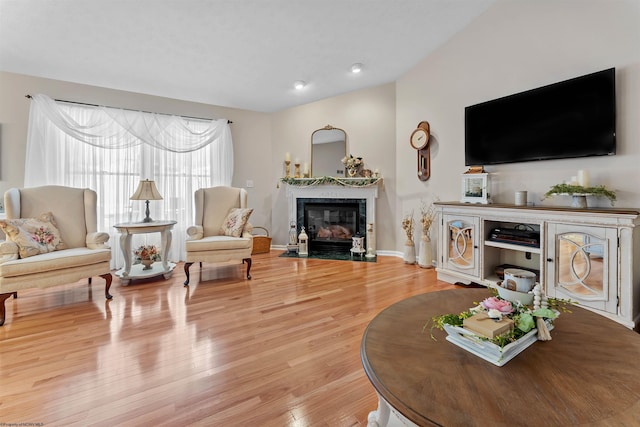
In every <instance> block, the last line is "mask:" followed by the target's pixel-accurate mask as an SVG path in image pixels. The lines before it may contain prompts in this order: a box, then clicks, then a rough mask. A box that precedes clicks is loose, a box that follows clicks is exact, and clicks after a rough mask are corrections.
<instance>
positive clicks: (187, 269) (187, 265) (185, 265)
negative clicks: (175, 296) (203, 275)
mask: <svg viewBox="0 0 640 427" xmlns="http://www.w3.org/2000/svg"><path fill="white" fill-rule="evenodd" d="M192 264H193V263H192V262H185V263H184V274H185V276H187V280H185V281H184V285H185V286H189V267H191V265H192ZM200 267H202V263H200Z"/></svg>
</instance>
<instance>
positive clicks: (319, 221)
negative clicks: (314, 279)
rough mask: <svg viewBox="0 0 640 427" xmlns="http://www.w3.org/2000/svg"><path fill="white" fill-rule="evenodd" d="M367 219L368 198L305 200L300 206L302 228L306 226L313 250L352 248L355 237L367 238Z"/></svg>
mask: <svg viewBox="0 0 640 427" xmlns="http://www.w3.org/2000/svg"><path fill="white" fill-rule="evenodd" d="M300 214H302V215H300ZM300 216H302V218H300ZM300 220H302V221H300ZM365 221H366V201H359V200H325V201H303V202H302V203H301V206H299V208H298V226H299V227H298V228H300V226H303V225H304V227H305V229H306V232H307V235H308V236H309V248H310V250H312V251H318V252H326V251H349V249H350V248H351V245H352V243H353V241H352V239H351V238H352V237H354V236H360V237H364V222H365Z"/></svg>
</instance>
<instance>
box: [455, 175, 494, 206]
mask: <svg viewBox="0 0 640 427" xmlns="http://www.w3.org/2000/svg"><path fill="white" fill-rule="evenodd" d="M460 201H461V202H463V203H482V204H487V203H490V193H489V174H488V173H465V174H462V197H461V199H460Z"/></svg>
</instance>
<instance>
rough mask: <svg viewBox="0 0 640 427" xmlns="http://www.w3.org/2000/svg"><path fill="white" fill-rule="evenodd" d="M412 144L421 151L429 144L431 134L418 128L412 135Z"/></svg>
mask: <svg viewBox="0 0 640 427" xmlns="http://www.w3.org/2000/svg"><path fill="white" fill-rule="evenodd" d="M410 142H411V146H412V147H413V148H415V149H416V150H421V149H423V148H424V147H426V146H427V144H428V143H429V133H427V131H426V130H424V129H421V128H418V129H416V130H414V131H413V133H412V134H411V138H410Z"/></svg>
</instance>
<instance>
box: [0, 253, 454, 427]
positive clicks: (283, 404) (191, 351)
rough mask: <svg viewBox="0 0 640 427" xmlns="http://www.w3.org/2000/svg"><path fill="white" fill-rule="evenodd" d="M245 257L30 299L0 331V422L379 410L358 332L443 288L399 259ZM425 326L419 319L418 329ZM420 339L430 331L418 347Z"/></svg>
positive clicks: (356, 417)
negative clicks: (247, 272)
mask: <svg viewBox="0 0 640 427" xmlns="http://www.w3.org/2000/svg"><path fill="white" fill-rule="evenodd" d="M280 253H281V252H280V251H271V253H269V254H260V255H254V257H253V267H252V270H251V274H252V276H253V279H252V280H244V279H243V277H244V275H243V273H242V272H243V271H244V267H240V266H222V267H214V266H213V265H207V264H205V265H204V268H203V270H202V275H201V274H200V269H199V267H198V265H197V264H194V266H193V267H192V268H191V278H192V279H191V285H190V286H189V287H183V286H182V282H183V280H184V273H183V264H182V263H180V264H178V266H177V267H176V270H175V272H174V275H173V277H172V278H171V279H169V280H164V279H162V277H160V278H159V279H156V280H146V281H137V282H134V283H133V284H131V285H129V286H126V287H124V286H121V284H120V281H119V280H118V279H117V278H114V281H113V286H112V287H111V291H112V294H113V296H114V297H113V300H111V301H105V299H104V293H103V289H104V281H103V280H102V279H100V278H95V279H94V280H93V285H92V286H88V285H87V284H86V283H83V282H78V283H74V284H69V285H65V286H60V287H55V288H49V289H45V290H28V291H23V292H21V293H20V294H19V296H18V299H17V300H14V299H13V298H10V299H8V300H7V301H6V306H7V321H6V323H5V326H3V327H0V424H2V423H42V425H45V426H89V425H101V426H115V425H118V426H152V425H153V426H155V425H174V426H185V425H202V426H225V427H226V426H252V425H253V426H292V427H294V426H295V427H304V426H332V427H335V426H365V425H366V420H367V415H368V413H369V411H371V410H374V409H375V408H376V406H377V398H376V394H375V391H374V389H373V387H372V386H371V384H370V383H369V381H368V379H367V377H366V376H365V374H364V371H363V369H362V365H361V362H360V340H361V337H362V334H363V332H364V329H365V328H366V326H367V324H368V322H369V321H370V320H371V319H372V318H373V317H374V316H375V315H376V314H377V313H379V312H380V311H381V310H383V309H384V308H385V307H387V306H389V305H391V304H393V303H395V302H397V301H400V300H402V299H405V298H407V297H409V296H412V295H416V294H420V293H424V292H431V291H437V290H441V289H450V288H453V287H455V286H454V285H449V284H447V283H444V282H439V281H437V280H436V278H435V272H434V270H433V269H429V270H426V269H421V268H419V267H418V266H417V265H406V264H404V263H403V262H402V259H400V258H394V257H379V258H378V262H377V263H364V262H351V261H326V260H316V259H290V258H279V257H278V255H279V254H280ZM426 320H427V319H425V321H426ZM423 339H429V336H428V334H423V335H419V336H416V340H423Z"/></svg>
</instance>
